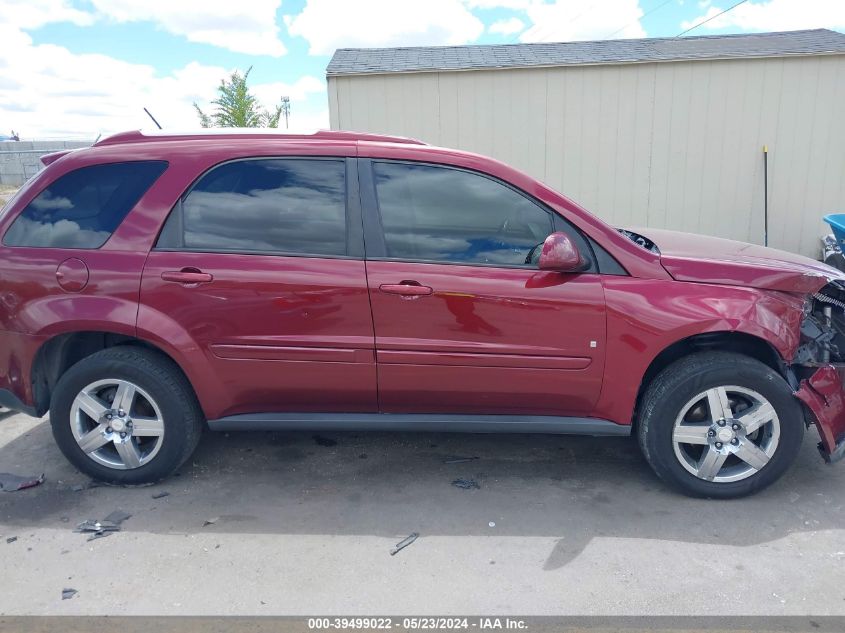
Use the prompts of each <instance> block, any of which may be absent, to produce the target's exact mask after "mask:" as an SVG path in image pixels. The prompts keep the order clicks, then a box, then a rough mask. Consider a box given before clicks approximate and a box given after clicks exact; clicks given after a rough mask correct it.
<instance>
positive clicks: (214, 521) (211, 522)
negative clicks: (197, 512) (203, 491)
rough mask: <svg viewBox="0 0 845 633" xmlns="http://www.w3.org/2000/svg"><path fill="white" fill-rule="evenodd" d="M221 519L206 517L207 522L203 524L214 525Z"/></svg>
mask: <svg viewBox="0 0 845 633" xmlns="http://www.w3.org/2000/svg"><path fill="white" fill-rule="evenodd" d="M219 520H220V517H214V518H212V519H206V520H205V522H204V523H203V524H202V526H203V527H205V526H206V525H214V524H215V523H217V522H218V521H219Z"/></svg>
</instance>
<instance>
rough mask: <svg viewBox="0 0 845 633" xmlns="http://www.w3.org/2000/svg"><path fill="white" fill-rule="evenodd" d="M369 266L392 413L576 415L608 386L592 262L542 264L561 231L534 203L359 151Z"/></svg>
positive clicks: (384, 388)
mask: <svg viewBox="0 0 845 633" xmlns="http://www.w3.org/2000/svg"><path fill="white" fill-rule="evenodd" d="M360 163H361V164H360V166H359V169H360V173H361V182H362V195H363V199H364V207H365V235H366V242H367V275H368V282H369V289H370V300H371V302H372V308H373V321H374V324H375V334H376V351H377V363H378V378H379V403H380V409H381V410H382V411H384V412H402V413H465V414H491V413H492V414H496V413H501V414H523V415H528V414H532V415H560V416H568V415H571V416H577V415H585V414H588V413H589V412H590V411H591V410H592V407H593V405H594V404H595V402H596V400H597V398H598V395H599V391H600V389H601V382H602V374H603V367H604V348H605V337H606V332H605V330H606V325H605V304H604V292H603V287H602V283H601V278H600V275H599V274H597V272H596V270H597V269H596V268H595V266H593V268H592V269H591V270H590V271H587V272H583V273H578V274H564V273H558V272H549V271H540V270H538V268H537V265H536V254H537V253H538V251H539V249H536V250H535V247H536V246H538V245H540V244H542V242H543V241H544V240H545V238H546V237H547V236H548V235H549V234H550V233H552V232H554V231H556V230H563V231H566V232H568V233H569V234H570V236H571V237H572V239H573V240H574V241H575V243H576V244H577V245H578V246H579V248H580V249H581V251H582V252H583V254H584V255H585V256H587V257H592V255H591V251H590V248H589V245H588V244H587V243H586V241H585V240H584V239H583V237H582V236H581V235H580V233H578V231H577V230H575V229H574V228H573V227H571V226H569V225H568V224H567V223H565V221H564V220H563V219H562V218H560V217H558V216H556V215H555V214H553V213H552V212H551V211H550V210H548V209H546V208H545V207H543V206H541V205H540V204H538V203H537V202H536V201H534V200H533V199H531V198H530V197H528V196H527V195H525V194H523V193H522V192H520V191H517V190H515V189H514V188H512V187H510V186H509V185H507V184H506V183H503V182H501V181H498V180H496V179H494V178H492V177H488V176H486V175H483V174H480V173H477V172H472V171H468V170H463V169H457V168H453V167H448V166H444V165H431V164H423V163H412V162H398V161H387V160H376V159H373V160H361V161H360Z"/></svg>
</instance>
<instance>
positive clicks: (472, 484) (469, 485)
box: [452, 479, 481, 490]
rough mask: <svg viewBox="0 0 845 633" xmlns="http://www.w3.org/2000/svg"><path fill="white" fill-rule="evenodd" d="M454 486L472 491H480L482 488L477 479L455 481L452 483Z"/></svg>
mask: <svg viewBox="0 0 845 633" xmlns="http://www.w3.org/2000/svg"><path fill="white" fill-rule="evenodd" d="M452 485H453V486H455V488H460V489H461V490H472V489H473V488H475V489H476V490H478V489H480V488H481V486H479V485H478V482H477V481H476V480H475V479H455V481H453V482H452Z"/></svg>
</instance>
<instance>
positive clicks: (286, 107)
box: [282, 97, 290, 129]
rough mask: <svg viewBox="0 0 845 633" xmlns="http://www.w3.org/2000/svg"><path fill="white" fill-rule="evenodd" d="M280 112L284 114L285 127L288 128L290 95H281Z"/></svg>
mask: <svg viewBox="0 0 845 633" xmlns="http://www.w3.org/2000/svg"><path fill="white" fill-rule="evenodd" d="M282 114H284V115H285V129H288V119H289V118H290V97H282Z"/></svg>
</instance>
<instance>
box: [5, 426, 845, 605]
mask: <svg viewBox="0 0 845 633" xmlns="http://www.w3.org/2000/svg"><path fill="white" fill-rule="evenodd" d="M816 441H817V440H816V437H815V431H814V430H811V431H810V432H808V433H807V435H806V438H805V442H804V446H803V447H802V450H801V453H800V455H799V457H798V460H797V462H796V464H795V465H794V466H793V468H792V469H791V470H790V472H789V473H788V474H787V475H786V476H785V477H784V478H783V479H782V480H781V481H780V482H778V483H777V484H775V485H774V486H772V487H771V488H769V489H768V490H766V491H764V492H762V493H760V494H758V495H756V496H754V497H751V498H747V499H744V500H735V501H706V500H695V499H688V498H686V497H683V496H680V495H678V494H676V493H674V492H671V491H669V490H667V489H666V488H665V487H664V485H663V484H662V483H661V482H660V481H658V480H657V478H656V477H655V476H654V475H653V474H652V472H651V471H650V470H649V468H648V466H647V465H646V463H645V462H644V460H643V458H642V457H641V456H640V454H639V452H638V450H637V447H636V443H635V441H634V440H633V438H588V437H565V436H538V435H535V436H530V435H450V434H416V433H415V434H402V433H396V434H372V433H371V434H367V433H351V432H350V433H321V434H313V433H228V434H213V433H207V434H205V436H204V437H203V440H202V442H201V444H200V447H199V450H198V451H197V452H196V454H195V455H194V457H193V459H192V460H191V461H190V462H189V463H188V464H186V465H185V466H184V467H183V468H182V469H181V470H180V472H179V474H178V476H174V477H171V478H170V479H168V480H166V481H164V482H162V483H159V484H156V485H153V486H146V487H135V488H122V487H113V486H92V485H91V482H90V480H89V479H88V478H87V477H85V476H84V475H82V474H81V473H79V472H77V471H76V470H75V469H74V468H73V467H72V466H70V465H69V464H68V462H66V461H65V459H64V458H63V456H62V455H61V453H60V452H59V450H58V449H57V448H56V446H55V445H54V443H53V440H52V436H51V434H50V428H49V423H48V422H47V421H46V420H40V421H39V420H34V419H32V418H28V417H26V416H22V415H14V414H12V413H11V412H8V411H5V410H0V472H11V473H16V474H19V475H40V474H41V473H44V475H45V480H44V482H43V483H42V484H40V485H39V486H36V487H34V488H30V489H27V490H20V491H17V492H0V535H2V536H0V561H2V569H3V571H4V573H5V574H6V575H7V578H6V579H5V582H4V583H3V591H2V592H0V615H3V616H9V615H23V614H39V615H46V614H64V615H71V614H85V615H98V614H108V615H177V614H178V615H188V614H190V615H220V614H244V615H246V614H250V615H279V614H286V615H292V614H350V615H352V614H360V615H373V614H388V613H389V614H400V615H411V614H415V615H431V614H457V613H460V614H478V615H495V614H522V615H541V614H555V615H586V614H601V615H621V614H625V615H631V614H650V615H656V614H674V615H687V614H697V615H728V614H733V615H740V614H742V615H766V616H771V615H783V614H792V615H809V614H814V615H843V614H845V571H843V566H845V512H843V505H845V464H840V465H834V466H828V465H825V464H824V463H823V462H822V460H821V459H820V458H819V456H818V454H817V452H816V448H815V442H816ZM455 481H459V482H460V485H455V484H454V483H453V482H455ZM162 493H167V494H166V495H162ZM115 510H121V511H123V512H125V513H128V514H130V515H131V516H130V518H128V519H126V520H125V521H123V523H122V524H121V525H120V528H121V529H120V531H117V532H113V533H110V534H108V535H107V536H105V537H103V538H98V539H94V540H91V541H89V540H88V538H89V536H90V535H89V534H83V533H77V532H74V528H75V526H76V525H77V524H79V523H80V522H82V521H85V520H87V519H103V518H105V517H106V516H107V515H109V514H110V513H112V512H114V511H115ZM415 532H416V533H418V534H419V537H418V538H417V539H416V540H415V541H413V542H412V543H411V544H410V545H408V546H407V547H405V548H404V549H402V550H401V551H399V552H398V553H396V554H395V555H391V554H390V552H391V550H392V549H394V548H395V546H396V544H397V543H399V542H400V541H402V540H403V539H405V538H406V537H408V536H409V535H411V534H412V533H415ZM65 589H73V590H75V591H76V593H74V594H71V596H70V597H67V598H66V599H64V600H63V599H62V592H63V590H65Z"/></svg>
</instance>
